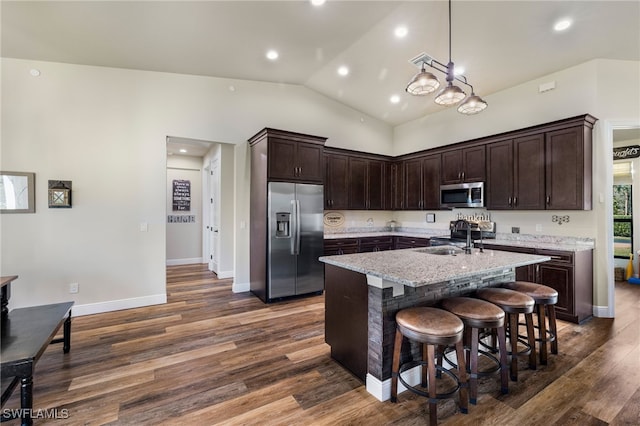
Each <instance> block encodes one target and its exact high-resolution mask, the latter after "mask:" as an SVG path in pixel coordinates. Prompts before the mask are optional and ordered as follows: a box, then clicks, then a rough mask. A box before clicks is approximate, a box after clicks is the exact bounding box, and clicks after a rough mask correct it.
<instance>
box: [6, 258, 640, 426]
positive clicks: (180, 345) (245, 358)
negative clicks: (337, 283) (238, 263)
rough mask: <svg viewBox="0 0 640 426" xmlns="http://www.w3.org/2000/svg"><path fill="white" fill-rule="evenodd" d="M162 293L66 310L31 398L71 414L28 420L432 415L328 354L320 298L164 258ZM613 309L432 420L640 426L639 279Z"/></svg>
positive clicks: (375, 419)
mask: <svg viewBox="0 0 640 426" xmlns="http://www.w3.org/2000/svg"><path fill="white" fill-rule="evenodd" d="M167 292H168V303H167V304H165V305H159V306H152V307H146V308H138V309H131V310H125V311H119V312H112V313H105V314H98V315H91V316H84V317H77V318H74V319H73V326H72V343H71V352H70V353H69V354H67V355H63V354H62V350H61V349H60V347H59V346H58V345H54V346H51V347H49V348H48V349H47V350H46V352H45V354H44V355H43V357H42V359H41V360H40V362H39V363H38V364H37V367H36V374H35V377H34V383H35V387H34V408H35V409H52V408H57V409H58V410H63V409H64V410H68V411H67V413H68V418H67V419H57V420H56V419H38V420H36V424H64V425H84V424H86V425H105V424H107V425H133V424H135V425H143V424H144V425H156V424H176V425H177V424H180V425H184V424H189V425H211V424H225V425H227V424H230V425H233V424H237V425H249V424H260V425H272V424H273V425H311V424H313V425H316V424H318V425H325V424H331V425H336V424H337V425H344V424H349V425H359V424H368V425H386V424H393V425H424V424H427V423H428V420H427V419H428V414H427V411H426V404H425V400H424V399H423V398H421V397H418V396H415V395H413V394H410V393H408V392H405V393H403V394H401V395H400V397H399V402H398V403H397V404H392V403H391V402H388V401H387V402H384V403H383V402H379V401H378V400H376V399H375V398H374V397H373V396H371V395H369V394H368V393H367V392H366V390H365V388H364V385H363V384H362V383H361V382H360V381H359V380H358V379H356V378H355V377H353V376H352V375H351V374H350V373H349V372H347V371H346V370H344V369H343V368H342V367H341V366H340V365H338V364H337V363H336V362H334V361H333V360H332V359H331V358H330V356H329V347H328V346H327V345H326V344H325V343H324V327H323V321H324V303H323V300H324V298H323V296H316V297H310V298H304V299H297V300H292V301H287V302H281V303H275V304H270V305H265V304H263V303H262V302H261V301H260V300H259V299H257V298H256V297H254V296H252V295H251V294H249V293H245V294H233V293H232V292H231V280H218V279H216V277H215V275H214V274H212V273H210V272H208V271H207V270H206V267H205V265H190V266H172V267H168V268H167ZM616 314H617V318H616V319H615V320H612V319H604V318H594V319H591V320H589V321H587V322H586V323H585V324H583V325H580V326H578V325H574V324H570V323H565V322H560V324H559V328H560V330H559V342H560V343H559V350H560V353H559V354H558V355H550V359H549V364H548V365H547V366H542V367H539V368H538V370H536V371H531V370H528V369H527V368H526V360H525V359H524V358H523V360H522V364H521V368H522V369H521V370H520V373H519V381H518V382H517V383H514V382H511V383H510V393H509V394H508V395H501V394H500V391H499V387H498V379H497V377H488V378H483V379H482V380H481V382H480V394H479V401H478V405H476V406H470V410H469V414H467V415H463V414H460V413H458V412H456V407H455V404H454V402H452V401H443V402H441V403H440V404H439V408H438V417H439V419H440V424H443V425H551V424H557V425H606V424H611V425H639V424H640V286H637V285H630V284H628V283H626V282H623V283H618V284H617V288H616ZM18 396H19V390H17V391H16V392H14V395H13V396H12V397H11V399H10V401H9V402H8V403H7V405H6V406H5V408H16V407H18V406H19V398H18ZM18 423H19V422H18V421H12V422H10V423H8V424H18Z"/></svg>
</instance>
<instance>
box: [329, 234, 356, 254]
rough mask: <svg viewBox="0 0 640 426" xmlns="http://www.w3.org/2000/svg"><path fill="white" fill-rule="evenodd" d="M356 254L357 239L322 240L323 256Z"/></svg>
mask: <svg viewBox="0 0 640 426" xmlns="http://www.w3.org/2000/svg"><path fill="white" fill-rule="evenodd" d="M351 253H358V239H357V238H336V239H326V240H324V255H325V256H333V255H337V254H351Z"/></svg>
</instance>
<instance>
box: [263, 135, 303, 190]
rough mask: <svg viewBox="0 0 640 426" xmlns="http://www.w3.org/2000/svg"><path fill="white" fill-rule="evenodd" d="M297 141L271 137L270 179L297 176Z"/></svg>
mask: <svg viewBox="0 0 640 426" xmlns="http://www.w3.org/2000/svg"><path fill="white" fill-rule="evenodd" d="M297 144H298V143H297V142H293V141H288V140H283V139H277V138H271V139H269V152H268V158H269V160H268V161H269V167H268V175H269V179H287V180H294V179H295V178H296V173H295V172H296V164H295V163H296V161H295V157H296V145H297Z"/></svg>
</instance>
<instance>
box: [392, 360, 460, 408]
mask: <svg viewBox="0 0 640 426" xmlns="http://www.w3.org/2000/svg"><path fill="white" fill-rule="evenodd" d="M417 366H423V367H426V366H427V363H426V362H425V361H410V362H405V363H404V364H402V365H401V366H400V368H399V369H398V380H399V381H400V383H402V384H403V385H404V387H406V388H407V389H408V390H409V391H411V392H413V393H415V394H417V395H420V396H424V397H427V398H429V402H431V398H430V397H429V394H428V393H427V392H425V391H423V390H421V389H418V388H417V387H415V386H411V385H410V384H409V383H407V382H406V381H405V380H404V379H403V378H402V373H404V372H405V371H407V370H409V369H411V368H413V367H417ZM435 367H436V370H437V371H440V372H442V373H445V374H446V375H447V376H449V377H450V378H452V379H453V381H454V382H455V383H456V385H455V387H454V388H452V389H451V390H449V391H447V392H441V393H438V394H437V395H436V399H449V398H451V397H452V396H453V395H454V394H455V393H456V392H457V391H458V389H460V388H461V387H462V386H461V385H462V384H461V383H460V379H459V378H458V376H456V375H455V374H454V373H452V372H451V371H449V370H447V369H446V368H444V367H442V366H440V365H436V366H435Z"/></svg>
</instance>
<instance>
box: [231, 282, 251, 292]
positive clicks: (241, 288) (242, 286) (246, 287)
mask: <svg viewBox="0 0 640 426" xmlns="http://www.w3.org/2000/svg"><path fill="white" fill-rule="evenodd" d="M231 291H233V292H234V293H246V292H247V291H251V283H239V282H234V283H233V284H232V285H231Z"/></svg>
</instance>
